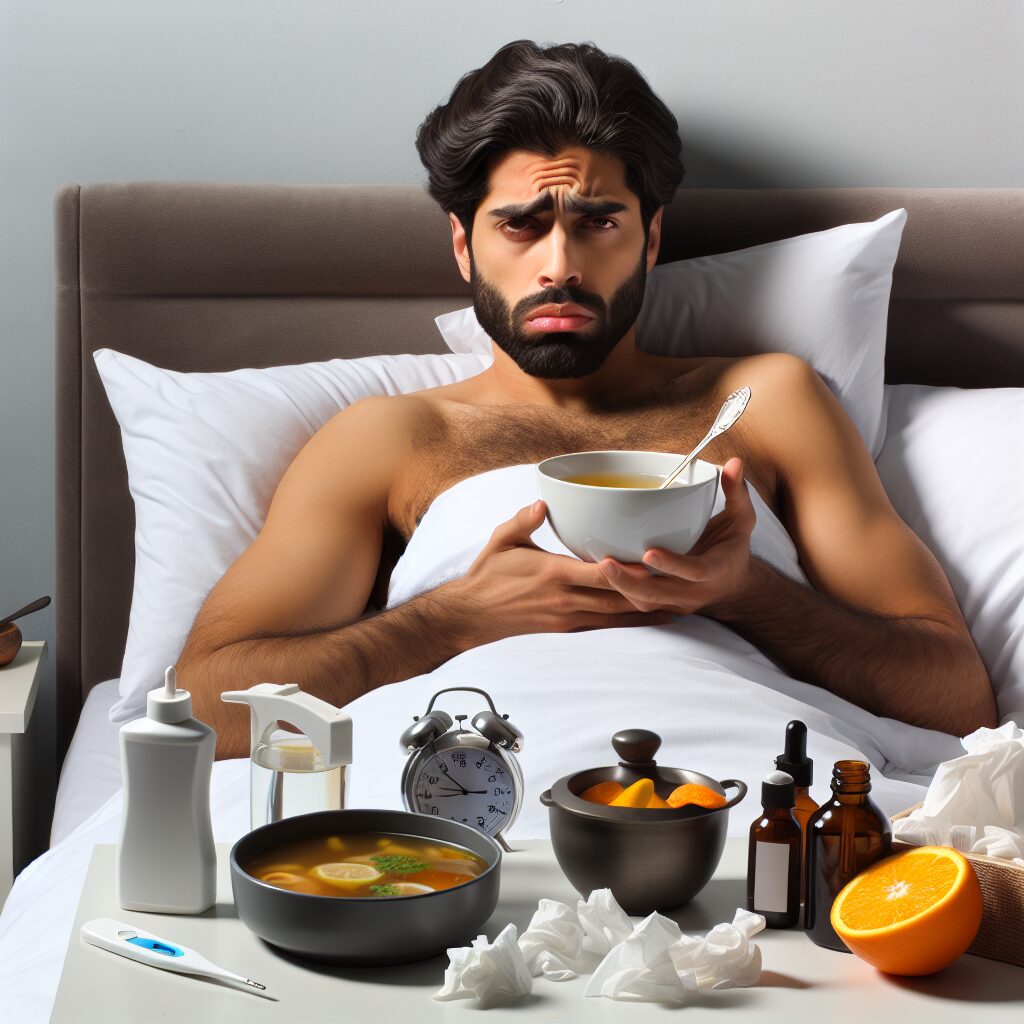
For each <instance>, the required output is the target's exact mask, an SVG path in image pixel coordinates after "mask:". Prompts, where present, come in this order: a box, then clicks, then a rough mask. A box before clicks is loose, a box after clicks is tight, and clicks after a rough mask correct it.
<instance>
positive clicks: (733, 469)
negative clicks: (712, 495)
mask: <svg viewBox="0 0 1024 1024" xmlns="http://www.w3.org/2000/svg"><path fill="white" fill-rule="evenodd" d="M722 493H723V494H724V495H725V511H727V512H728V511H730V509H731V510H733V511H740V510H742V511H745V510H746V509H748V508H749V509H753V504H752V502H751V500H750V492H749V491H748V490H747V485H746V483H745V482H744V478H743V460H742V459H739V458H735V457H734V458H731V459H729V461H728V462H726V464H725V465H724V466H723V467H722Z"/></svg>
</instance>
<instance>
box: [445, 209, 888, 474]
mask: <svg viewBox="0 0 1024 1024" xmlns="http://www.w3.org/2000/svg"><path fill="white" fill-rule="evenodd" d="M906 219H907V211H906V210H902V209H901V210H894V211H893V212H892V213H887V214H886V215H885V216H884V217H879V219H878V220H876V221H872V222H869V223H865V224H845V225H843V226H842V227H838V228H831V229H830V230H828V231H818V232H815V233H814V234H810V235H798V236H796V237H795V238H785V239H782V240H781V241H778V242H768V243H767V244H765V245H756V246H754V247H753V248H751V249H741V250H739V251H737V252H727V253H722V254H721V255H719V256H701V257H698V258H697V259H692V260H681V261H680V262H678V263H666V264H662V265H661V266H658V267H655V268H654V270H652V271H651V273H650V274H649V275H648V279H647V291H646V294H645V295H644V303H643V307H642V308H641V311H640V317H639V319H638V321H637V343H638V345H639V347H640V348H641V349H643V350H644V351H646V352H651V353H654V354H656V355H664V356H676V357H684V356H702V355H704V356H707V355H717V356H722V355H735V356H741V355H750V354H753V353H757V352H789V353H791V354H792V355H796V356H800V357H801V358H802V359H804V360H805V361H806V362H808V363H810V364H811V366H813V367H814V368H815V370H817V371H818V373H819V374H821V376H822V377H823V378H824V380H825V381H826V383H827V384H828V385H829V387H830V388H831V389H832V391H833V393H834V394H835V395H836V397H837V398H838V399H839V401H840V402H841V403H842V405H843V407H844V408H845V409H846V412H847V413H848V414H849V416H850V418H851V419H852V420H853V422H854V423H855V424H856V425H857V429H858V430H859V431H860V434H861V437H862V438H863V439H864V444H865V445H866V446H867V448H868V450H869V451H870V452H871V454H872V456H873V457H874V456H877V455H878V453H879V451H881V448H882V442H883V441H884V440H885V412H884V408H883V404H882V390H883V383H884V374H885V331H886V323H887V319H888V314H889V291H890V288H891V286H892V268H893V264H894V263H895V262H896V254H897V252H898V251H899V246H900V238H901V236H902V234H903V225H904V224H905V223H906ZM435 322H436V323H437V326H438V328H439V329H440V331H441V334H442V336H443V337H444V340H445V343H446V344H447V345H448V347H449V348H450V349H451V350H452V351H453V352H463V353H469V352H475V353H478V354H480V355H486V356H490V355H491V354H492V353H491V340H490V338H488V336H487V335H486V334H485V333H484V331H483V328H481V327H480V325H479V324H478V323H477V320H476V316H475V314H474V313H473V307H472V306H470V307H468V308H466V309H459V310H455V311H454V312H452V313H444V314H442V315H441V316H439V317H437V318H436V320H435Z"/></svg>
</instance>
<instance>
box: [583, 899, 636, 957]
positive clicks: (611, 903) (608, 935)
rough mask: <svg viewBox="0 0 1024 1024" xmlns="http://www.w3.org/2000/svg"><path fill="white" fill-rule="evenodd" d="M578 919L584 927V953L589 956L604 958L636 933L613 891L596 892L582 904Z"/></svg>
mask: <svg viewBox="0 0 1024 1024" xmlns="http://www.w3.org/2000/svg"><path fill="white" fill-rule="evenodd" d="M576 916H577V917H578V918H579V921H580V924H581V925H582V926H583V949H584V950H585V951H586V952H587V953H599V954H600V955H601V956H604V954H605V953H607V952H608V951H609V950H610V949H611V948H612V947H613V946H616V945H618V944H619V943H620V942H622V940H623V939H625V938H628V937H629V934H630V932H632V931H633V922H632V921H630V919H629V917H627V915H626V912H625V911H624V910H623V909H622V907H620V906H619V904H618V901H617V900H616V899H615V897H614V896H613V895H612V891H611V889H595V890H594V891H593V892H592V893H591V894H590V896H589V897H588V898H587V899H586V900H578V901H577V903H576Z"/></svg>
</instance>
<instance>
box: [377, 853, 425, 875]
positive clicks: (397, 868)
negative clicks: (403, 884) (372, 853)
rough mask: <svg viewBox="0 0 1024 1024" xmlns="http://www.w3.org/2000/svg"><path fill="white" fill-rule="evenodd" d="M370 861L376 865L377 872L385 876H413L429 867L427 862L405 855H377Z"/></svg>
mask: <svg viewBox="0 0 1024 1024" xmlns="http://www.w3.org/2000/svg"><path fill="white" fill-rule="evenodd" d="M370 860H372V861H373V863H374V864H375V865H376V868H377V870H378V871H380V872H381V873H382V874H385V875H413V874H415V873H416V872H417V871H426V870H427V869H428V868H429V867H430V866H431V865H430V864H429V863H428V862H427V861H425V860H420V859H419V857H410V856H408V855H407V854H395V853H391V854H389V853H379V854H377V856H376V857H371V858H370Z"/></svg>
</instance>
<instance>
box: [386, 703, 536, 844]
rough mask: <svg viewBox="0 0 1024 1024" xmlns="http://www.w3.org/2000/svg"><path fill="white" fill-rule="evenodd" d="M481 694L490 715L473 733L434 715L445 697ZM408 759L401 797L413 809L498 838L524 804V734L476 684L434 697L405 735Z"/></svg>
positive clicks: (482, 716)
mask: <svg viewBox="0 0 1024 1024" xmlns="http://www.w3.org/2000/svg"><path fill="white" fill-rule="evenodd" d="M453 690H462V691H464V692H466V693H479V694H480V695H481V696H483V697H484V698H485V699H486V700H487V704H488V706H489V707H490V711H480V712H479V713H478V714H476V715H474V716H473V721H472V723H471V725H472V727H473V731H471V730H469V729H466V728H465V727H464V726H463V724H462V723H463V722H464V721H465V720H466V718H467V717H468V716H467V715H456V716H455V718H454V721H455V722H458V725H453V719H452V716H451V715H449V714H448V713H447V712H446V711H440V710H438V711H434V710H433V707H434V701H436V700H437V698H438V697H440V696H441V694H442V693H451V692H452V691H453ZM400 743H401V746H402V750H403V751H404V752H405V753H407V754H408V755H409V760H408V761H406V763H405V771H404V772H403V773H402V797H403V799H404V800H405V806H406V808H407V809H408V810H410V811H416V812H418V813H420V814H432V815H435V816H436V817H439V818H450V819H451V820H452V821H461V822H465V823H466V824H467V825H472V826H474V827H475V828H478V829H480V831H481V832H485V833H486V834H487V835H489V836H491V837H492V838H494V839H496V840H497V841H498V842H499V843H500V844H501V845H502V846H503V847H504V848H505V849H506V850H507V849H508V846H507V845H506V844H505V841H504V839H503V838H502V835H501V834H502V833H503V832H504V831H505V830H506V829H507V828H508V827H509V826H510V825H511V824H512V822H514V821H515V820H516V815H518V814H519V808H520V805H521V804H522V800H523V773H522V771H521V770H520V768H519V762H518V761H517V760H516V759H515V757H514V756H513V755H514V754H516V753H518V752H519V751H520V750H522V749H523V734H522V733H521V732H520V731H519V730H518V729H517V728H516V727H515V726H514V725H513V724H512V723H511V722H510V721H509V720H508V715H499V714H498V712H497V711H496V710H495V707H494V702H493V701H492V700H491V698H490V697H489V696H488V695H487V694H486V693H485V692H484V691H483V690H479V689H477V688H476V687H475V686H450V687H448V688H447V689H444V690H438V691H437V693H435V694H434V696H433V697H431V698H430V704H429V705H427V710H426V712H425V713H424V714H423V715H418V716H416V717H415V718H414V719H413V724H412V725H410V726H409V728H408V729H406V730H405V732H403V733H402V738H401V740H400Z"/></svg>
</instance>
